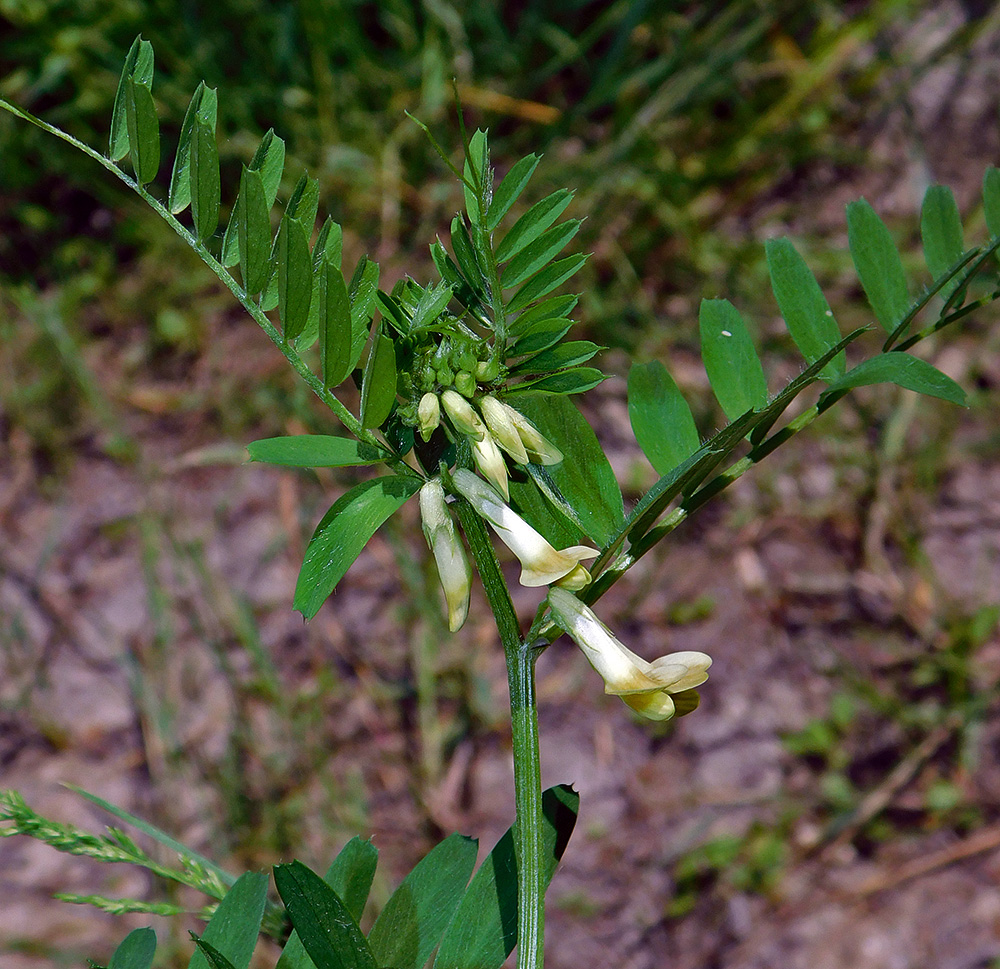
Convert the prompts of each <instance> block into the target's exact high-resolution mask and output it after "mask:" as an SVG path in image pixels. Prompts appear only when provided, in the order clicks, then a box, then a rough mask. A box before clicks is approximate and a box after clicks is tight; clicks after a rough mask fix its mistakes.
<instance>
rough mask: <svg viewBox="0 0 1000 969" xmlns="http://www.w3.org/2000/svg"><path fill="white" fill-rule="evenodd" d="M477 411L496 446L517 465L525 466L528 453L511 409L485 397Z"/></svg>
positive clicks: (492, 398)
mask: <svg viewBox="0 0 1000 969" xmlns="http://www.w3.org/2000/svg"><path fill="white" fill-rule="evenodd" d="M479 410H480V412H481V413H482V415H483V420H484V421H486V426H487V427H488V428H489V429H490V433H491V434H492V435H493V437H494V438H496V442H497V444H499V445H500V447H502V448H503V449H504V450H505V451H506V452H507V453H508V454H509V455H510V456H511V457H512V458H513V459H514V460H515V461H516V462H517V463H518V464H527V463H528V452H527V451H526V450H525V448H524V442H523V441H522V440H521V435H520V434H518V433H517V427H516V426H515V424H514V421H513V420H512V419H511V416H510V413H509V412H510V411H511V410H512V408H510V407H507V406H506V405H504V404H502V403H501V402H500V401H499V400H497V399H496V397H490V396H489V395H487V396H485V397H484V398H483V399H482V400H481V401H480V402H479Z"/></svg>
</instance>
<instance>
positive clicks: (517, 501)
mask: <svg viewBox="0 0 1000 969" xmlns="http://www.w3.org/2000/svg"><path fill="white" fill-rule="evenodd" d="M539 467H540V465H534V466H529V468H528V476H527V477H526V478H525V479H524V480H523V481H520V480H518V479H517V478H511V479H510V481H508V482H507V486H508V488H509V489H510V504H511V506H512V507H513V508H516V509H517V511H518V513H519V514H520V515H521V517H522V518H524V520H525V521H527V522H528V523H529V524H530V525H531V526H532V528H534V529H535V530H536V531H538V532H540V533H541V535H542V536H543V537H544V538H545V540H546V541H547V542H548V543H549V544H550V545H552V547H553V548H567V547H568V546H570V545H582V544H584V542H585V541H586V536H585V535H584V534H583V530H582V529H581V528H580V527H579V526H578V525H577V524H576V523H575V522H574V521H573V520H572V519H571V518H570V517H569V516H568V514H567V513H566V510H565V509H564V508H563V507H562V505H561V504H560V503H559V502H558V501H557V500H552V499H550V498H549V496H548V495H546V494H545V493H544V492H543V491H542V488H541V486H540V485H539V484H538V481H537V480H536V479H535V477H534V476H533V474H532V472H533V471H535V469H537V468H539ZM542 470H545V469H542ZM546 473H547V472H546ZM549 481H551V476H549Z"/></svg>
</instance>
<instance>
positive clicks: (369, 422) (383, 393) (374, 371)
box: [361, 323, 396, 428]
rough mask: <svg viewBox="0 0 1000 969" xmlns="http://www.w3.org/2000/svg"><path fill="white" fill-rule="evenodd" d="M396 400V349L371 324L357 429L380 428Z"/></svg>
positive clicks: (378, 328)
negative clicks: (369, 347)
mask: <svg viewBox="0 0 1000 969" xmlns="http://www.w3.org/2000/svg"><path fill="white" fill-rule="evenodd" d="M395 401H396V348H395V346H394V345H393V342H392V340H390V339H389V337H387V336H384V335H383V333H382V327H381V324H378V323H376V324H375V332H374V335H373V337H372V348H371V352H370V353H369V354H368V362H367V363H366V364H365V372H364V376H363V378H362V380H361V426H362V427H367V428H375V427H381V426H382V423H383V422H384V421H385V419H386V418H387V417H388V416H389V413H390V411H391V410H392V405H393V404H394V403H395Z"/></svg>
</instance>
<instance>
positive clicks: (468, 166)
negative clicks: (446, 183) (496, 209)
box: [462, 130, 493, 225]
mask: <svg viewBox="0 0 1000 969" xmlns="http://www.w3.org/2000/svg"><path fill="white" fill-rule="evenodd" d="M465 177H466V178H467V179H468V180H469V181H470V182H472V184H473V185H475V186H477V188H478V189H479V190H481V191H483V192H485V193H486V203H487V206H488V205H489V201H490V194H491V192H492V187H493V186H492V179H491V177H490V149H489V145H488V144H487V141H486V132H485V131H482V130H477V131H476V133H475V134H474V135H473V136H472V137H471V138H470V139H469V157H468V158H467V159H466V160H465ZM462 188H463V190H464V191H465V211H466V212H468V213H469V221H470V222H471V223H472V224H473V225H478V224H479V198H478V195H477V193H476V192H474V191H473V190H472V189H470V188H469V186H468V185H463V186H462Z"/></svg>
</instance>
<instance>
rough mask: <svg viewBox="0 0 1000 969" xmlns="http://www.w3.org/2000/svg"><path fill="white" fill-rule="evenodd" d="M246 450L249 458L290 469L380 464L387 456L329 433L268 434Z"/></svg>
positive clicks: (372, 448) (369, 447) (356, 442)
mask: <svg viewBox="0 0 1000 969" xmlns="http://www.w3.org/2000/svg"><path fill="white" fill-rule="evenodd" d="M247 451H249V452H250V460H251V461H261V462H263V463H265V464H279V465H283V466H285V467H290V468H348V467H353V466H354V465H359V464H380V463H381V462H382V461H384V460H385V459H386V457H388V455H387V454H386V452H385V451H382V450H381V449H380V448H377V447H373V446H372V445H371V444H365V443H363V442H362V441H355V440H353V439H351V438H347V437H333V436H331V435H329V434H297V435H295V436H294V437H267V438H263V439H262V440H260V441H254V442H252V443H251V444H248V445H247Z"/></svg>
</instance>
